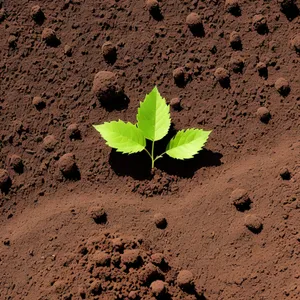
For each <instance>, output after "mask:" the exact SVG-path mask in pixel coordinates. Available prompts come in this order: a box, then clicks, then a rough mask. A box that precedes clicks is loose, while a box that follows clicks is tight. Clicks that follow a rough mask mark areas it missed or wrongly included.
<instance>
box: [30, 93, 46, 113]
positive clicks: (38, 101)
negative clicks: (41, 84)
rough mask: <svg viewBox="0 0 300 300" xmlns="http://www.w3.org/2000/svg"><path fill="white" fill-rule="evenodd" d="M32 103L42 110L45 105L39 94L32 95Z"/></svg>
mask: <svg viewBox="0 0 300 300" xmlns="http://www.w3.org/2000/svg"><path fill="white" fill-rule="evenodd" d="M32 104H33V105H34V106H35V108H36V109H37V110H42V109H44V108H45V107H46V103H45V101H44V100H43V99H42V98H41V97H40V96H36V97H33V100H32Z"/></svg>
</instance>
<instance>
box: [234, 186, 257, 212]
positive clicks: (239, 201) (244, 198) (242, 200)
mask: <svg viewBox="0 0 300 300" xmlns="http://www.w3.org/2000/svg"><path fill="white" fill-rule="evenodd" d="M230 199H231V202H232V203H233V205H234V206H235V207H236V209H237V210H239V211H245V210H248V209H250V208H251V207H250V206H251V203H252V201H251V199H250V197H249V195H248V192H247V191H246V190H245V189H240V188H237V189H235V190H234V191H233V192H232V193H231V195H230Z"/></svg>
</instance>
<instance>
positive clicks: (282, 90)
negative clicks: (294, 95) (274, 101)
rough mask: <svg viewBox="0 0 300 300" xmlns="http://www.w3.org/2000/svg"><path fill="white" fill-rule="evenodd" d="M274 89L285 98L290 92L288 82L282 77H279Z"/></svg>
mask: <svg viewBox="0 0 300 300" xmlns="http://www.w3.org/2000/svg"><path fill="white" fill-rule="evenodd" d="M275 89H276V90H277V91H278V93H279V94H280V95H282V96H284V97H286V96H287V95H288V94H289V93H290V90H291V88H290V84H289V82H288V81H287V80H286V79H285V78H283V77H280V78H278V79H277V80H276V81H275Z"/></svg>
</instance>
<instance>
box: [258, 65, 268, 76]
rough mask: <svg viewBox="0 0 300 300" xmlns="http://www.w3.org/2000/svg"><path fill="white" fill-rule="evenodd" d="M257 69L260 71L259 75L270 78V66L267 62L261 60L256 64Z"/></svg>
mask: <svg viewBox="0 0 300 300" xmlns="http://www.w3.org/2000/svg"><path fill="white" fill-rule="evenodd" d="M256 69H257V72H258V74H259V76H261V77H264V78H268V68H267V65H266V63H264V62H259V63H258V64H257V65H256Z"/></svg>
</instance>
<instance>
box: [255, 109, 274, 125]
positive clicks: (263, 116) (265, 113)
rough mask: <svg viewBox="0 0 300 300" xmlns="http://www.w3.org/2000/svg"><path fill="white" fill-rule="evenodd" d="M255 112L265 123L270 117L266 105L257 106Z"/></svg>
mask: <svg viewBox="0 0 300 300" xmlns="http://www.w3.org/2000/svg"><path fill="white" fill-rule="evenodd" d="M256 113H257V116H258V117H259V119H260V120H261V122H263V123H266V124H267V123H268V122H269V121H270V119H271V114H270V111H269V110H268V109H267V108H266V107H259V108H258V109H257V112H256Z"/></svg>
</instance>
